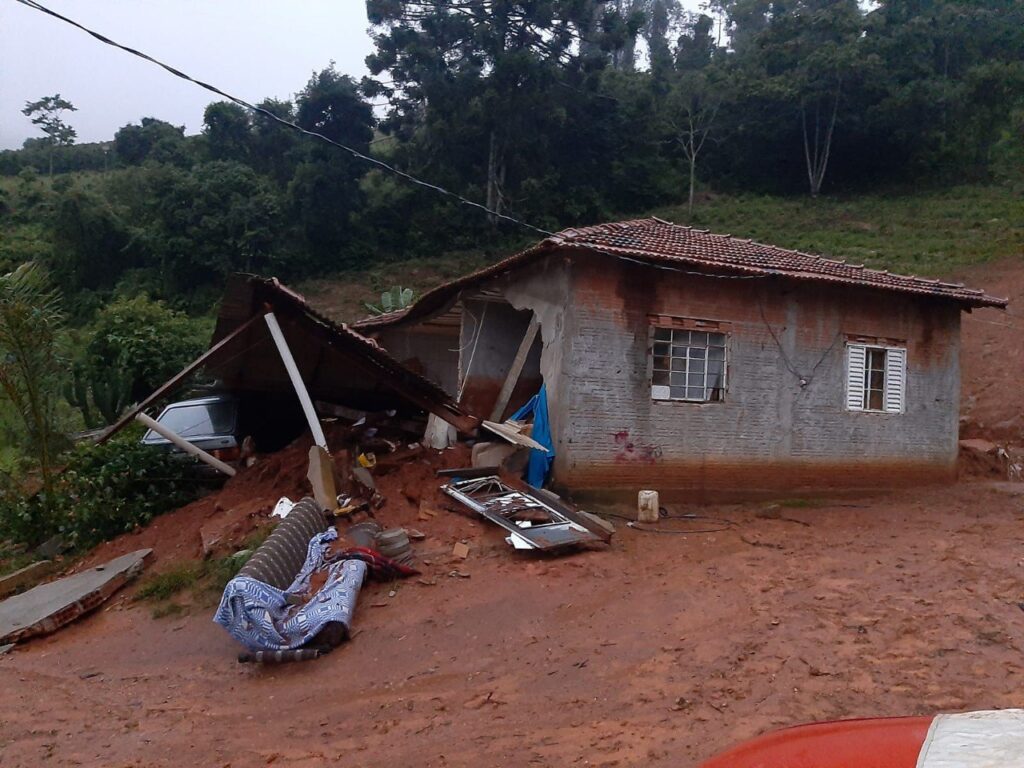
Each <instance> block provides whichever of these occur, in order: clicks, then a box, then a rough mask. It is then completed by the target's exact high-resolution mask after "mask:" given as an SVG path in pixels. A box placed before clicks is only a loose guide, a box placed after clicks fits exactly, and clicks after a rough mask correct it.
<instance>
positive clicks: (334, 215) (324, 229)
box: [288, 64, 375, 268]
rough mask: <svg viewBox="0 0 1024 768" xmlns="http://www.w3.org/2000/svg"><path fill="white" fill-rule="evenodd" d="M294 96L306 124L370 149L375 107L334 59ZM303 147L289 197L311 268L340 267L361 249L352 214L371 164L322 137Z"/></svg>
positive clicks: (301, 120)
mask: <svg viewBox="0 0 1024 768" xmlns="http://www.w3.org/2000/svg"><path fill="white" fill-rule="evenodd" d="M295 101H296V106H297V109H296V116H295V119H296V122H297V123H298V124H299V125H300V126H301V127H303V128H305V129H306V130H309V131H316V132H317V133H319V134H322V135H324V136H326V137H327V138H329V139H332V140H333V141H337V142H339V143H340V144H344V145H345V146H347V147H351V148H353V149H355V150H357V151H359V152H361V153H363V154H369V151H370V140H371V139H372V138H373V126H374V123H375V120H374V116H373V109H372V108H371V107H370V105H369V104H368V103H367V102H366V100H365V99H364V98H363V97H362V95H361V94H360V92H359V88H358V86H357V84H356V82H355V81H354V80H353V79H352V78H350V77H349V76H348V75H342V74H339V73H338V71H337V70H336V69H335V68H334V65H333V64H332V65H331V66H330V67H328V68H326V69H324V70H321V71H320V72H316V73H314V74H313V76H312V77H311V78H310V79H309V82H308V83H306V87H305V88H304V89H303V90H302V91H301V92H299V94H298V95H297V96H296V99H295ZM304 149H305V150H306V151H305V155H304V158H303V161H302V162H301V163H300V164H299V165H298V167H297V168H296V169H295V173H294V176H293V177H292V180H291V182H290V184H289V187H288V196H289V198H290V201H291V207H292V211H293V215H294V217H295V219H296V221H297V223H298V225H299V229H300V232H301V234H302V239H303V242H304V244H305V246H306V248H307V249H308V251H309V252H310V256H311V263H310V264H309V265H307V268H308V267H313V266H314V265H315V266H316V267H319V268H322V267H325V266H333V267H335V268H338V267H341V266H343V265H344V263H345V262H346V260H348V259H349V258H351V257H352V256H353V255H354V254H356V253H358V252H359V249H358V248H357V247H355V246H356V241H357V239H358V238H357V234H356V227H355V222H354V220H353V217H354V215H355V214H356V212H357V211H359V210H360V209H361V207H362V205H363V193H362V191H361V189H360V186H359V185H360V181H361V179H362V178H363V176H365V175H366V173H367V171H368V170H369V167H368V166H367V164H366V163H365V162H364V161H362V160H359V159H357V158H355V157H353V156H351V155H350V154H348V153H347V152H345V151H344V150H341V149H338V148H337V147H332V146H328V145H325V144H323V143H321V142H319V141H310V142H306V146H305V147H304Z"/></svg>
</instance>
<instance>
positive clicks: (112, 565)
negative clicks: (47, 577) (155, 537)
mask: <svg viewBox="0 0 1024 768" xmlns="http://www.w3.org/2000/svg"><path fill="white" fill-rule="evenodd" d="M152 551H153V550H151V549H140V550H138V551H136V552H132V553H131V554H127V555H122V556H121V557H118V558H115V559H114V560H111V561H110V562H108V563H104V564H103V565H98V566H96V567H95V568H90V569H88V570H86V571H82V572H81V573H76V574H74V575H73V576H67V577H65V578H63V579H57V581H51V582H50V583H49V584H41V585H40V586H38V587H35V588H33V589H30V590H29V591H28V592H23V593H22V594H20V595H15V596H14V597H11V598H8V599H7V600H4V601H3V602H2V603H0V643H17V642H20V641H22V640H26V639H28V638H30V637H35V636H36V635H46V634H49V633H50V632H53V631H55V630H57V629H60V628H61V627H63V626H64V625H65V624H67V623H69V622H72V621H74V620H75V619H77V618H78V617H79V616H82V615H83V614H86V613H88V612H89V611H91V610H93V609H95V608H98V607H99V606H100V605H102V604H103V603H104V602H106V601H107V600H108V599H109V598H110V597H111V595H113V594H114V593H115V592H117V590H119V589H120V588H121V587H123V586H124V585H125V584H127V583H128V582H129V581H131V580H132V579H133V578H135V577H136V576H138V575H139V574H140V573H141V572H142V567H143V564H144V562H145V560H146V558H147V557H148V556H149V554H150V553H151V552H152Z"/></svg>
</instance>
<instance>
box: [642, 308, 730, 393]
mask: <svg viewBox="0 0 1024 768" xmlns="http://www.w3.org/2000/svg"><path fill="white" fill-rule="evenodd" d="M658 331H667V332H669V333H670V334H671V335H670V337H669V340H668V341H667V342H666V341H664V340H660V339H657V338H656V334H657V332H658ZM677 333H680V334H681V333H702V334H704V335H705V336H707V338H708V343H707V344H705V345H704V349H705V357H704V371H703V372H702V373H703V386H702V389H703V390H704V397H702V398H693V397H672V395H671V391H672V385H671V377H672V375H673V373H675V374H683V375H684V376H687V377H688V376H689V374H690V371H689V363H687V369H686V370H685V371H672V370H671V368H672V359H673V355H672V348H673V347H682V346H685V347H686V348H687V349H688V350H689V349H690V348H691V343H690V341H689V340H688V341H687V343H686V344H676V343H675V335H676V334H677ZM711 336H721V337H722V344H721V345H718V344H715V345H712V344H711V343H710V340H711ZM665 343H667V344H668V345H669V370H668V371H666V373H668V375H669V382H670V383H669V384H655V383H654V374H655V370H654V361H655V358H656V357H657V356H656V355H655V344H665ZM712 346H714V347H715V348H716V349H717V348H719V347H721V349H722V360H721V363H722V382H721V386H720V387H713V388H709V387H708V385H707V383H708V362H709V361H710V358H709V357H708V353H707V350H709V349H710V348H711V347H712ZM686 359H687V360H688V361H689V359H690V358H689V356H688V357H687V358H686ZM647 360H648V362H647V374H648V381H649V382H650V385H651V399H652V400H654V401H655V402H672V403H721V402H724V401H725V394H726V391H727V389H728V385H729V334H728V333H727V332H726V331H724V330H722V329H717V330H716V329H704V328H677V327H673V326H666V325H652V326H651V327H650V332H649V337H648V356H647ZM716 362H717V361H716ZM689 388H690V386H689V380H688V379H687V384H686V385H685V386H684V389H689ZM711 389H719V390H721V398H720V399H719V400H710V399H708V393H709V391H710V390H711Z"/></svg>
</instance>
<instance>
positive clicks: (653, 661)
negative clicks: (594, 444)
mask: <svg viewBox="0 0 1024 768" xmlns="http://www.w3.org/2000/svg"><path fill="white" fill-rule="evenodd" d="M963 277H964V278H965V279H967V281H968V282H970V283H971V284H977V285H981V286H984V287H985V288H987V289H989V291H990V292H993V293H1006V294H1009V295H1011V297H1013V298H1015V299H1016V300H1017V301H1015V303H1014V304H1011V308H1010V313H1009V314H1007V313H1001V312H997V311H994V310H982V311H977V312H975V313H973V314H972V315H969V316H965V318H964V332H963V339H964V353H963V388H964V416H965V427H964V430H965V433H966V436H969V437H989V438H991V439H994V440H996V441H997V442H999V441H1009V442H1017V443H1021V442H1024V425H1022V424H1021V418H1022V417H1021V414H1022V413H1024V387H1021V386H1020V382H1021V381H1022V380H1024V359H1022V348H1021V343H1020V339H1021V338H1022V337H1021V334H1020V329H1021V327H1022V324H1024V319H1021V318H1022V317H1024V309H1021V307H1024V269H1022V268H1021V265H1020V263H1019V262H1018V263H1016V264H1014V263H1009V262H1008V263H1006V264H993V265H989V266H986V267H982V268H979V269H977V270H974V271H973V272H972V273H971V274H970V275H963ZM1018 313H1020V314H1019V315H1018ZM307 449H308V443H304V442H300V443H299V444H297V445H295V446H293V447H291V448H289V449H288V450H286V451H284V452H282V453H281V454H278V455H276V456H273V457H265V458H264V459H263V460H262V461H261V463H259V464H257V465H256V466H255V467H253V468H251V469H250V470H247V471H245V472H243V473H241V474H240V475H239V476H238V477H236V478H235V479H234V480H232V481H230V482H229V483H227V484H226V485H225V487H224V488H223V489H222V490H221V491H220V492H219V493H217V494H215V495H211V496H209V497H207V498H205V499H202V500H200V501H198V502H196V503H194V504H192V505H189V506H188V507H185V508H184V509H182V510H179V511H178V512H176V513H173V514H170V515H166V516H164V517H162V518H160V519H158V520H156V521H154V522H153V523H152V524H151V525H150V526H149V527H148V528H147V529H145V530H143V531H140V532H138V533H135V534H130V535H128V536H124V537H121V538H120V539H118V540H116V541H114V542H110V543H108V544H105V545H103V547H101V548H99V549H98V550H97V551H96V552H94V553H93V554H92V556H91V557H90V562H96V561H99V560H105V559H107V558H109V557H112V556H114V555H116V554H119V553H121V552H125V551H128V550H131V549H136V548H138V547H140V546H152V547H153V548H154V549H155V550H156V555H157V560H156V563H155V566H154V568H153V569H154V570H159V569H162V568H166V567H168V566H169V565H171V564H173V563H174V562H177V561H179V560H181V559H191V558H195V557H198V556H199V553H200V551H201V533H200V532H201V530H202V529H204V528H205V529H206V530H207V532H208V533H209V532H210V531H212V530H214V529H216V530H218V531H222V532H224V540H223V544H222V546H223V547H224V548H225V549H226V550H230V549H231V548H232V547H233V546H237V543H238V542H239V541H241V539H242V538H244V536H245V534H246V533H247V532H248V531H249V530H251V529H253V528H254V527H256V526H258V525H265V524H266V522H265V516H266V514H267V512H268V511H269V509H270V507H271V506H272V505H273V503H274V502H275V501H276V500H277V498H278V497H279V496H281V495H288V496H290V497H291V498H293V499H295V498H298V497H299V496H301V495H304V494H305V493H307V492H308V485H307V484H306V482H305V480H304V475H305V471H306V450H307ZM467 462H468V457H467V456H466V451H465V449H464V448H460V449H454V450H451V451H446V452H442V453H440V454H438V453H437V452H424V453H422V454H420V455H419V456H418V457H417V458H414V459H412V460H410V461H408V462H406V463H404V464H402V465H401V466H400V467H399V468H397V469H394V470H392V471H390V472H389V471H383V468H381V469H379V470H378V472H377V474H376V477H377V480H378V484H379V486H380V489H381V492H382V494H383V495H384V496H385V497H386V499H387V504H386V505H385V506H384V507H383V508H382V509H381V510H380V512H379V513H378V516H379V518H380V520H381V521H382V522H383V523H384V524H386V525H389V526H393V525H405V526H408V527H413V528H416V529H418V530H420V531H422V532H423V533H425V534H426V539H425V540H424V541H422V542H419V543H416V544H415V550H416V551H417V553H418V554H419V556H420V560H419V563H418V566H419V567H421V568H422V570H423V576H422V577H419V578H412V579H408V580H405V581H401V582H396V583H394V584H368V585H367V587H366V589H365V590H364V592H363V593H362V595H361V596H360V604H359V607H358V609H357V612H356V618H355V626H354V637H353V638H352V640H351V641H350V642H349V643H347V644H345V645H343V646H342V647H341V648H339V649H338V650H337V651H335V652H334V653H333V654H331V655H330V656H328V657H326V658H324V659H321V660H318V661H315V662H309V663H303V664H296V665H289V666H281V667H273V666H268V667H257V666H248V665H238V664H236V663H235V661H234V658H235V654H236V653H237V651H238V650H239V647H238V646H237V645H236V644H235V643H234V641H233V640H231V638H230V637H228V635H227V634H226V633H225V632H223V630H221V629H220V628H219V627H217V626H215V625H214V624H212V622H211V621H210V614H211V612H212V611H211V610H209V609H206V608H198V607H194V608H192V609H190V613H188V614H187V615H185V616H183V617H177V618H168V619H161V620H154V619H152V618H151V616H150V606H149V605H147V604H144V603H134V602H132V601H131V594H132V591H133V589H132V588H129V589H127V590H125V591H124V592H123V593H122V594H120V595H119V596H117V597H115V599H114V600H113V601H112V602H111V603H110V604H109V605H108V606H106V607H105V608H103V609H101V610H100V611H99V612H97V613H96V614H95V615H93V616H91V617H89V618H87V619H85V620H83V621H80V622H78V623H76V624H73V625H71V626H69V627H67V628H66V629H64V630H61V631H60V632H58V633H56V634H55V635H53V636H51V637H48V638H43V639H40V640H37V641H33V642H31V643H29V644H27V645H26V646H24V647H20V648H17V649H15V650H14V651H13V652H11V653H9V654H7V655H5V656H0V724H2V725H0V765H3V766H11V767H12V768H14V767H15V766H37V765H41V764H52V765H145V766H163V765H166V766H180V765H203V766H228V765H230V766H234V767H235V768H238V767H239V766H262V765H269V764H280V765H289V766H321V765H333V764H348V765H388V764H395V765H424V766H474V767H475V766H481V765H508V766H531V765H570V764H580V765H598V766H626V765H638V764H645V765H646V764H649V765H665V766H678V765H688V764H693V763H695V762H696V761H698V760H700V759H703V758H706V757H709V756H710V755H712V754H713V753H715V752H716V751H719V750H721V749H723V748H725V747H726V746H728V745H729V744H731V743H733V742H735V741H736V740H739V739H743V738H747V737H749V736H753V735H755V734H757V733H760V732H763V731H765V730H767V729H770V728H775V727H779V726H783V725H789V724H795V723H799V722H804V721H811V720H822V719H829V718H840V717H864V716H883V715H915V714H921V715H926V714H931V713H934V712H936V711H940V710H943V711H950V710H965V709H983V708H996V707H1013V706H1020V705H1021V698H1020V688H1021V680H1022V678H1024V654H1022V650H1024V648H1022V642H1024V640H1022V638H1024V611H1022V610H1021V608H1020V605H1021V604H1022V603H1021V601H1022V600H1024V587H1022V586H1021V574H1022V570H1021V569H1022V567H1024V559H1022V551H1024V550H1022V546H1021V545H1022V543H1024V542H1022V539H1024V533H1022V530H1024V529H1022V523H1024V513H1022V508H1024V507H1022V501H1024V493H1022V491H1024V485H1021V484H1013V485H1011V484H1007V483H993V482H964V483H961V484H959V485H955V486H952V487H947V488H936V489H923V490H921V489H918V490H914V491H907V492H901V493H895V494H890V495H887V496H879V497H874V498H869V499H860V500H857V501H854V502H838V501H837V502H823V503H822V505H821V506H813V507H808V508H792V509H785V510H779V509H766V507H765V505H764V504H748V505H741V506H729V507H724V506H718V507H700V508H694V509H693V511H695V512H699V513H702V514H709V515H719V516H725V517H728V518H730V519H731V520H733V521H734V522H735V523H736V525H735V526H734V527H732V528H730V529H729V530H727V531H724V532H719V533H710V534H690V535H670V534H656V533H640V532H636V531H633V530H631V529H628V528H624V527H620V528H619V531H618V532H617V534H616V536H615V538H614V539H613V543H612V545H611V546H610V547H607V548H604V547H602V548H599V549H596V550H593V551H587V552H581V553H578V554H575V555H570V556H566V557H562V558H545V557H536V556H530V555H528V554H522V553H516V552H513V551H512V550H511V549H510V548H509V547H508V545H506V544H505V542H504V541H503V535H502V532H501V531H500V530H498V529H497V528H495V527H494V526H491V525H488V524H485V523H481V522H476V521H473V520H470V519H468V518H466V517H463V516H461V515H458V514H454V513H453V512H451V511H446V510H445V509H444V507H445V500H444V497H443V496H441V495H440V494H439V492H438V490H437V485H438V483H437V480H436V479H435V477H434V470H435V468H436V467H437V466H458V465H464V464H465V463H467ZM421 510H423V511H424V512H434V513H435V514H434V515H433V516H431V515H430V514H423V513H421ZM801 523H803V524H801ZM665 525H666V527H669V526H672V527H681V526H683V525H685V524H683V523H666V524H665ZM460 540H466V541H467V542H468V543H469V546H470V548H471V552H470V556H469V557H468V558H467V559H466V560H456V559H454V558H452V557H451V555H450V553H451V548H452V545H453V544H454V543H455V542H456V541H460ZM460 574H461V575H460ZM392 593H393V594H392Z"/></svg>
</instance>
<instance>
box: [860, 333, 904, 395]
mask: <svg viewBox="0 0 1024 768" xmlns="http://www.w3.org/2000/svg"><path fill="white" fill-rule="evenodd" d="M868 350H882V351H883V352H885V376H884V383H883V388H882V407H881V408H880V409H879V408H869V407H868V406H867V399H868V397H867V391H868V388H867V387H868V379H867V358H868ZM906 406H907V348H906V347H900V346H892V345H886V344H867V343H862V342H852V341H851V342H847V344H846V409H847V410H848V411H857V412H862V413H904V412H905V411H906Z"/></svg>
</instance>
